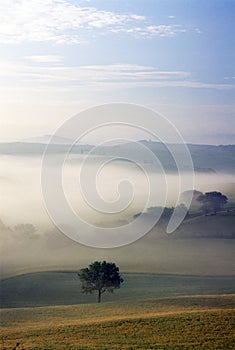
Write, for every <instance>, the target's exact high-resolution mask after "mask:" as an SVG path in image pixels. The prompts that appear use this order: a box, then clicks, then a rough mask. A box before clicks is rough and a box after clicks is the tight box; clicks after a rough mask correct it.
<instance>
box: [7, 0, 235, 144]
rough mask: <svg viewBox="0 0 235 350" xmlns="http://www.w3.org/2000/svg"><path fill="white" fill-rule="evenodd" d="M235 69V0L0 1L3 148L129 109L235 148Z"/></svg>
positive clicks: (198, 139)
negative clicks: (90, 115) (110, 106)
mask: <svg viewBox="0 0 235 350" xmlns="http://www.w3.org/2000/svg"><path fill="white" fill-rule="evenodd" d="M234 62H235V1H234V0H223V1H221V0H207V1H205V0H177V1H176V0H147V1H146V0H130V1H128V0H127V1H122V0H15V1H9V0H1V2H0V110H1V114H0V115H1V117H0V141H1V142H3V141H13V140H21V139H24V138H28V137H32V136H40V135H44V134H53V133H54V132H55V130H56V129H57V128H58V127H59V126H60V125H62V124H63V123H64V122H65V121H66V120H67V119H69V118H70V117H71V116H73V115H75V114H77V113H79V112H80V111H83V110H84V109H86V108H89V107H93V106H96V105H100V104H103V103H112V102H127V103H137V104H140V105H143V106H146V107H149V108H152V109H154V110H155V111H157V112H160V113H161V114H163V115H164V116H165V117H166V118H168V119H169V120H170V121H171V122H172V123H173V124H174V125H175V126H176V127H177V128H178V130H179V132H180V133H181V134H182V136H183V137H184V139H185V141H186V142H192V143H205V144H231V143H235V93H234V91H235V84H234V83H235V64H234ZM141 136H142V135H138V134H137V135H135V137H136V138H138V137H140V138H141ZM92 137H93V136H91V137H90V139H89V141H90V142H92V141H95V140H93V139H92Z"/></svg>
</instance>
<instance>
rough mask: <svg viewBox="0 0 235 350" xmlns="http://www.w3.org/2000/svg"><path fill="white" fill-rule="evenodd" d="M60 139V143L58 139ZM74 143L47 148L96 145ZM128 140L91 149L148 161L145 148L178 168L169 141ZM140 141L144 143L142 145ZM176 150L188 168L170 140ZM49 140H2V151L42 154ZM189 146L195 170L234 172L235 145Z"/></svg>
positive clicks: (77, 149) (77, 150)
mask: <svg viewBox="0 0 235 350" xmlns="http://www.w3.org/2000/svg"><path fill="white" fill-rule="evenodd" d="M49 137H50V136H49V135H45V136H43V137H40V138H39V140H41V141H43V140H47V141H48V140H49ZM57 141H58V143H57ZM70 144H71V141H70V140H69V139H66V138H63V137H58V138H54V140H53V144H50V147H49V149H48V152H50V153H52V154H56V153H64V152H66V153H67V152H68V151H70V153H71V154H86V153H88V152H90V151H91V150H92V149H93V147H94V146H92V145H83V144H76V145H75V146H73V147H72V149H71V150H70V149H69V148H68V145H70ZM138 144H139V145H137V143H136V142H129V143H123V144H118V145H112V146H101V147H97V148H94V150H92V154H93V155H99V156H105V157H116V158H119V159H123V160H124V159H125V158H126V159H130V160H133V161H137V162H140V163H145V164H148V163H149V162H150V159H149V157H147V158H146V149H145V148H148V149H150V150H151V151H152V153H153V154H154V155H156V157H157V158H158V159H159V161H160V162H161V164H162V166H163V168H164V169H165V170H166V171H173V172H174V171H177V165H176V163H175V160H174V158H173V156H172V154H171V152H170V151H169V149H168V146H167V145H166V144H163V143H160V142H153V141H146V140H142V141H139V142H138ZM140 145H142V146H145V147H139V146H140ZM169 145H170V147H171V149H173V151H174V153H175V154H177V155H178V157H179V158H180V159H181V162H182V167H183V168H184V170H185V171H187V170H189V168H188V166H187V164H186V163H185V164H184V157H183V154H184V153H182V152H183V147H182V145H180V144H169ZM46 146H47V143H46V142H45V143H43V142H37V143H36V139H35V138H34V142H29V141H28V142H11V143H0V154H7V155H24V156H27V155H31V156H32V155H41V154H43V152H44V151H45V149H46ZM188 149H189V151H190V153H191V157H192V160H193V164H194V169H195V171H196V172H201V173H209V174H212V173H215V172H219V173H223V172H224V173H230V174H235V145H226V146H211V145H195V144H188Z"/></svg>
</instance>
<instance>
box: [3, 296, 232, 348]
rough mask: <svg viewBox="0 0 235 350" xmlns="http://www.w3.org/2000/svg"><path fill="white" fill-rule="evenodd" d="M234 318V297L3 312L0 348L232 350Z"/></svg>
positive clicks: (200, 297) (188, 298)
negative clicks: (0, 346)
mask: <svg viewBox="0 0 235 350" xmlns="http://www.w3.org/2000/svg"><path fill="white" fill-rule="evenodd" d="M234 316H235V312H234V297H233V296H232V295H223V296H194V297H177V298H162V299H148V300H139V301H137V300H136V301H125V302H124V301H123V302H121V301H119V302H116V303H114V302H108V303H103V304H92V305H91V304H86V305H85V304H83V305H73V306H72V305H70V306H52V307H39V308H25V309H2V310H1V320H2V334H3V337H2V349H4V350H13V349H18V350H23V349H25V350H26V349H27V350H28V349H30V350H50V349H63V350H65V349H66V350H67V349H69V350H78V349H87V350H88V349H89V350H90V349H98V350H99V349H100V350H101V349H102V350H104V349H116V350H120V349H129V350H131V349H132V350H134V349H185V350H186V349H211V350H216V349H220V350H223V349H224V350H229V349H234V346H235V341H234V328H233V326H234V325H233V319H234ZM17 344H18V346H17V347H16V345H17Z"/></svg>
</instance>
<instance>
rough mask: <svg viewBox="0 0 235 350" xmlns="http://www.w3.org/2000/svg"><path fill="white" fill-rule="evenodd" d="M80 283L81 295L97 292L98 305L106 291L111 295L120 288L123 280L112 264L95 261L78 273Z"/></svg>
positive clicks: (117, 269)
mask: <svg viewBox="0 0 235 350" xmlns="http://www.w3.org/2000/svg"><path fill="white" fill-rule="evenodd" d="M78 276H79V278H80V281H81V283H82V293H86V294H88V293H93V292H94V291H96V290H97V291H98V303H100V302H101V295H102V294H103V293H104V292H106V291H108V292H111V293H113V291H114V289H115V288H120V286H121V283H122V282H123V279H122V278H121V276H120V274H119V268H118V267H117V266H116V265H115V264H114V263H109V262H106V261H103V262H100V261H95V262H93V263H92V264H90V265H89V266H88V267H86V268H84V269H81V270H80V272H79V273H78Z"/></svg>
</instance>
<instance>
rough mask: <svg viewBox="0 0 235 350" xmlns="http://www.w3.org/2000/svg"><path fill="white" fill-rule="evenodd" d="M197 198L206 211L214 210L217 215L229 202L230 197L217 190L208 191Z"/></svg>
mask: <svg viewBox="0 0 235 350" xmlns="http://www.w3.org/2000/svg"><path fill="white" fill-rule="evenodd" d="M197 200H198V201H199V202H200V203H202V207H203V209H204V211H205V213H208V212H209V211H213V213H214V214H215V215H216V213H217V212H218V211H220V210H221V209H222V208H223V207H224V205H225V204H226V203H227V202H228V198H227V197H226V196H225V195H223V194H222V193H221V192H216V191H214V192H206V193H205V194H202V195H200V196H199V197H198V198H197Z"/></svg>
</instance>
